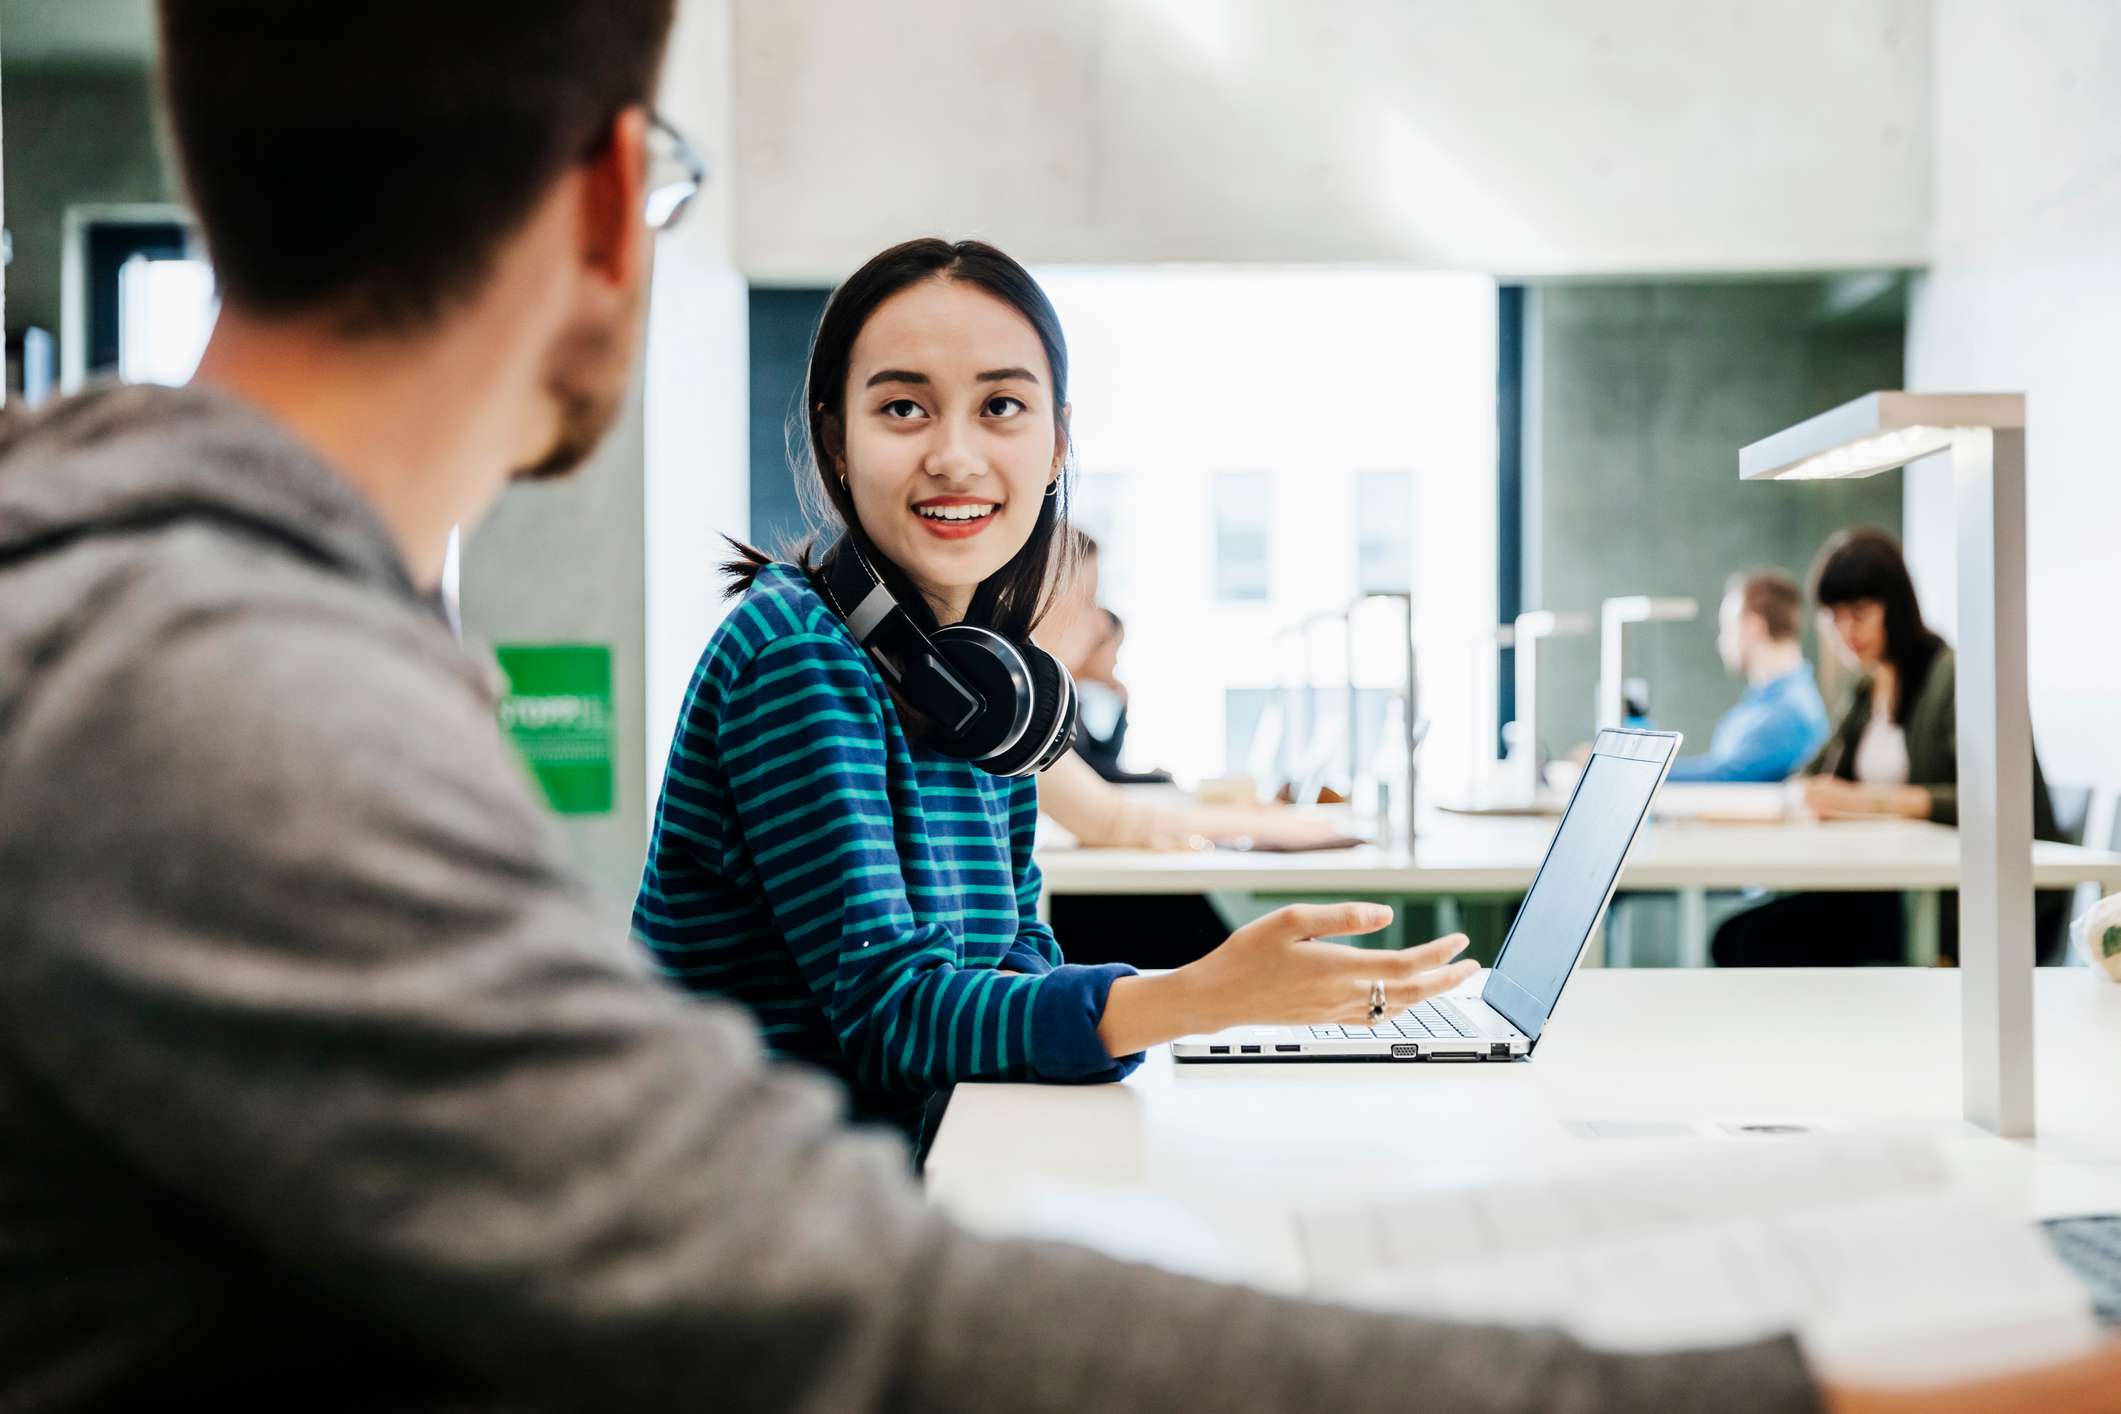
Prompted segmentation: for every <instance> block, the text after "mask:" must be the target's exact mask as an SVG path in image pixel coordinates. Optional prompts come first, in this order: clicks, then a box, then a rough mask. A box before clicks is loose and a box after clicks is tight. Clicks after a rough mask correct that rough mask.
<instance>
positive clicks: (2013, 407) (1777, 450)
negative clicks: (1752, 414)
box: [1738, 393, 2025, 481]
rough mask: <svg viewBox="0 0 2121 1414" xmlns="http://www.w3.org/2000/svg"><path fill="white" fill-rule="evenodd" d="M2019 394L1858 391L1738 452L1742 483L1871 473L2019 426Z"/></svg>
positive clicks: (2021, 414) (2021, 410) (2022, 414)
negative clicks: (1966, 437) (1964, 438)
mask: <svg viewBox="0 0 2121 1414" xmlns="http://www.w3.org/2000/svg"><path fill="white" fill-rule="evenodd" d="M2024 426H2025V396H2024V395H2023V394H2022V393H1866V394H1865V395H1864V396H1862V397H1860V398H1857V399H1856V400H1855V401H1854V402H1848V403H1843V404H1842V405H1841V406H1840V407H1838V408H1834V409H1832V410H1831V411H1829V412H1823V413H1820V414H1819V415H1818V416H1817V417H1813V418H1808V419H1806V420H1805V421H1803V422H1800V423H1798V424H1797V425H1796V426H1795V427H1789V428H1785V429H1784V430H1782V431H1780V432H1777V433H1776V434H1775V435H1774V436H1772V437H1765V438H1762V439H1761V440H1760V441H1758V442H1755V443H1753V444H1752V445H1751V446H1748V447H1746V448H1744V449H1742V450H1741V451H1740V452H1739V453H1738V475H1739V479H1741V480H1744V481H1818V480H1828V479H1840V478H1849V477H1859V476H1876V475H1877V474H1878V473H1879V472H1881V471H1891V470H1892V469H1893V468H1895V467H1900V466H1906V465H1907V464H1908V463H1909V462H1913V461H1919V460H1921V459H1922V458H1923V457H1927V456H1931V455H1933V454H1935V453H1937V452H1941V451H1944V450H1946V449H1947V448H1949V447H1950V446H1951V445H1952V442H1953V440H1954V439H1955V438H1957V437H1959V436H1961V435H1963V434H1967V433H1971V432H1978V431H1984V430H1994V429H1998V428H2023V427H2024Z"/></svg>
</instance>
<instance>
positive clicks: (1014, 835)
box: [1005, 777, 1064, 972]
mask: <svg viewBox="0 0 2121 1414" xmlns="http://www.w3.org/2000/svg"><path fill="white" fill-rule="evenodd" d="M1009 788H1010V790H1011V792H1012V794H1011V795H1010V798H1009V860H1010V863H1011V865H1012V866H1013V868H1014V870H1015V875H1016V918H1017V923H1016V942H1015V943H1014V944H1012V945H1011V946H1010V948H1009V956H1008V957H1007V958H1006V959H1005V963H1006V965H1007V966H1010V967H1013V968H1015V969H1016V970H1017V971H1019V972H1048V971H1051V970H1052V969H1054V968H1056V967H1059V966H1061V965H1062V963H1063V961H1064V959H1063V958H1062V957H1061V950H1060V942H1059V940H1058V939H1056V938H1055V937H1054V936H1053V930H1052V929H1051V928H1050V927H1048V926H1047V925H1046V923H1045V920H1043V919H1041V918H1040V917H1039V916H1038V898H1039V893H1040V891H1041V890H1042V889H1043V888H1044V887H1045V881H1044V880H1043V879H1042V878H1041V877H1040V875H1039V872H1038V862H1037V861H1036V860H1035V859H1033V858H1032V857H1031V847H1032V844H1033V843H1034V842H1035V841H1036V840H1037V838H1038V783H1037V781H1036V779H1035V778H1032V777H1025V778H1024V779H1023V780H1019V781H1012V782H1010V787H1009Z"/></svg>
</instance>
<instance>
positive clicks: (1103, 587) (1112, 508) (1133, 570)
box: [1068, 471, 1141, 604]
mask: <svg viewBox="0 0 2121 1414" xmlns="http://www.w3.org/2000/svg"><path fill="white" fill-rule="evenodd" d="M1133 500H1134V479H1133V478H1132V477H1131V476H1128V475H1127V474H1126V473H1125V472H1112V471H1101V472H1098V473H1096V474H1094V475H1092V474H1088V473H1086V474H1084V475H1082V476H1078V477H1077V478H1076V479H1075V495H1074V498H1073V500H1072V501H1071V502H1070V504H1069V506H1068V516H1069V518H1070V520H1072V521H1073V522H1074V524H1075V525H1076V527H1077V528H1078V529H1080V530H1081V531H1082V532H1083V533H1084V534H1086V535H1088V536H1089V537H1090V538H1091V539H1092V540H1095V541H1096V542H1097V549H1098V563H1097V582H1098V594H1099V597H1100V598H1102V599H1103V600H1104V601H1105V603H1107V604H1113V603H1122V602H1125V601H1126V600H1128V599H1131V598H1132V597H1133V595H1134V590H1135V586H1136V582H1137V579H1138V575H1139V571H1140V569H1141V552H1140V550H1139V548H1138V547H1137V536H1136V535H1135V533H1134V532H1135V525H1134V517H1133V512H1132V506H1133Z"/></svg>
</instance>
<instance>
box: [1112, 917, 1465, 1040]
mask: <svg viewBox="0 0 2121 1414" xmlns="http://www.w3.org/2000/svg"><path fill="white" fill-rule="evenodd" d="M1391 921H1392V910H1391V909H1389V908H1386V907H1385V906H1383V905H1382V904H1374V903H1337V904H1295V905H1292V906H1290V907H1288V908H1281V909H1276V910H1275V911H1274V912H1272V913H1270V914H1268V915H1267V916H1266V917H1264V918H1262V919H1260V920H1258V921H1257V922H1255V923H1251V924H1248V925H1246V926H1245V927H1243V928H1240V929H1238V930H1237V931H1236V932H1235V933H1232V934H1231V935H1230V937H1229V939H1228V940H1227V941H1225V942H1224V943H1223V944H1222V946H1220V947H1218V948H1217V949H1215V951H1213V952H1211V953H1209V954H1208V955H1207V956H1206V957H1204V958H1202V959H1201V960H1200V961H1198V962H1194V963H1190V964H1188V965H1187V966H1185V967H1181V968H1179V969H1178V970H1177V971H1175V972H1166V973H1163V974H1160V975H1156V976H1146V977H1122V978H1121V979H1119V980H1118V981H1117V982H1114V983H1113V984H1112V990H1111V992H1110V993H1109V994H1108V995H1107V998H1106V1001H1105V1014H1104V1018H1103V1020H1102V1021H1101V1022H1100V1023H1099V1025H1098V1035H1099V1037H1100V1038H1101V1039H1102V1040H1103V1041H1104V1042H1105V1048H1106V1050H1107V1051H1108V1052H1109V1053H1110V1054H1112V1055H1115V1056H1120V1055H1131V1054H1132V1053H1134V1052H1135V1051H1139V1050H1143V1049H1146V1048H1147V1047H1149V1046H1154V1045H1160V1044H1162V1043H1163V1042H1165V1041H1170V1040H1173V1039H1175V1038H1177V1037H1180V1036H1191V1035H1195V1034H1198V1033H1201V1032H1206V1031H1221V1030H1223V1029H1224V1028H1226V1027H1231V1026H1276V1025H1288V1026H1302V1025H1322V1024H1325V1023H1328V1022H1359V1021H1367V1020H1368V1019H1369V1015H1370V991H1371V985H1372V984H1373V983H1377V982H1382V983H1383V984H1384V992H1385V1007H1386V1012H1387V1014H1388V1015H1389V1014H1393V1013H1397V1012H1400V1011H1404V1010H1405V1009H1406V1008H1408V1007H1410V1006H1413V1005H1414V1004H1415V1003H1417V1002H1421V1001H1425V1000H1427V999H1428V998H1430V997H1433V996H1437V995H1439V994H1441V993H1444V992H1448V991H1450V990H1451V989H1452V988H1453V987H1456V986H1457V985H1458V984H1459V983H1461V982H1463V981H1465V980H1466V979H1467V978H1468V977H1471V976H1473V975H1474V974H1475V973H1477V972H1478V971H1479V970H1480V967H1479V965H1478V964H1477V963H1473V962H1454V961H1453V959H1454V958H1456V957H1457V956H1458V954H1459V953H1460V952H1462V951H1464V949H1465V946H1466V939H1465V935H1464V934H1461V933H1453V934H1452V935H1451V936H1449V937H1447V938H1438V939H1437V940H1436V941H1435V942H1432V943H1424V944H1422V945H1421V946H1420V947H1416V948H1406V949H1404V950H1399V951H1391V950H1386V949H1382V948H1357V947H1350V946H1348V945H1347V944H1345V943H1333V942H1327V941H1325V939H1328V938H1334V937H1348V936H1353V935H1355V934H1360V933H1374V932H1376V931H1377V930H1378V929H1380V928H1382V927H1384V926H1385V925H1386V924H1388V923H1390V922H1391Z"/></svg>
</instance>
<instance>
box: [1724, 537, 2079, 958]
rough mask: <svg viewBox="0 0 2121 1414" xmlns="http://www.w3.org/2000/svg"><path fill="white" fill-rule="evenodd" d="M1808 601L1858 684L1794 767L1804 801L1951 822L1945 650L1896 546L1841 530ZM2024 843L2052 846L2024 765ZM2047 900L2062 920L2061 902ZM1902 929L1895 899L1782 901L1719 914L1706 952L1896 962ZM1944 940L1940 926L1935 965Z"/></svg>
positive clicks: (1952, 713)
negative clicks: (2028, 798) (1809, 754)
mask: <svg viewBox="0 0 2121 1414" xmlns="http://www.w3.org/2000/svg"><path fill="white" fill-rule="evenodd" d="M1812 601H1813V602H1814V603H1815V604H1817V605H1818V607H1819V610H1820V613H1821V615H1822V616H1823V617H1825V618H1827V619H1828V620H1829V621H1830V622H1831V624H1832V632H1831V633H1825V632H1822V636H1823V637H1825V638H1826V639H1827V640H1828V641H1829V642H1830V643H1831V644H1832V646H1833V647H1834V649H1835V650H1836V651H1838V652H1839V653H1840V654H1841V655H1842V658H1843V659H1844V660H1845V661H1846V662H1847V663H1848V664H1849V665H1850V666H1851V667H1854V668H1857V669H1859V670H1861V672H1862V674H1863V676H1862V678H1861V679H1860V680H1859V681H1858V682H1857V683H1856V686H1855V688H1854V690H1853V691H1852V692H1851V693H1850V694H1849V700H1848V705H1847V706H1846V707H1845V708H1844V709H1843V710H1842V714H1841V719H1840V720H1839V722H1837V723H1836V724H1835V726H1834V729H1833V732H1832V734H1831V735H1830V736H1829V737H1828V738H1827V743H1826V745H1825V746H1824V747H1822V748H1821V749H1820V752H1819V754H1818V756H1817V757H1815V758H1814V759H1813V760H1812V762H1811V764H1810V765H1809V766H1807V767H1806V768H1805V771H1804V777H1805V780H1804V798H1805V803H1806V804H1807V805H1808V806H1810V807H1811V810H1812V813H1813V814H1815V815H1818V816H1819V817H1821V818H1822V819H1863V818H1876V817H1880V816H1885V817H1898V818H1901V819H1909V820H1935V821H1937V822H1938V823H1940V824H1945V825H1956V824H1957V823H1958V822H1959V799H1958V779H1959V732H1958V697H1957V693H1956V690H1955V684H1956V682H1957V670H1956V665H1955V663H1954V659H1953V654H1952V650H1951V648H1950V647H1949V646H1948V645H1947V644H1946V643H1945V641H1944V640H1943V639H1942V638H1940V637H1938V636H1937V634H1936V633H1935V632H1933V631H1932V630H1931V629H1930V627H1929V625H1928V624H1926V623H1924V622H1923V619H1922V605H1921V604H1920V602H1919V601H1918V600H1917V599H1916V597H1915V581H1914V577H1913V576H1912V575H1910V574H1909V573H1908V569H1907V561H1906V560H1905V559H1904V558H1903V557H1902V556H1901V553H1900V544H1899V542H1898V541H1896V540H1895V539H1893V537H1892V536H1890V535H1888V534H1886V533H1885V532H1884V531H1882V530H1845V531H1842V532H1841V533H1840V534H1838V535H1836V536H1834V537H1833V538H1832V539H1830V540H1828V541H1827V543H1826V545H1825V546H1824V547H1823V548H1821V550H1820V552H1819V559H1818V562H1817V563H1816V564H1815V565H1814V566H1813V568H1812ZM2033 834H2034V836H2035V837H2036V838H2039V839H2054V838H2056V832H2055V817H2054V810H2053V807H2052V806H2051V804H2050V802H2049V800H2048V795H2047V783H2046V781H2045V780H2044V779H2042V777H2041V774H2040V763H2039V762H2038V761H2037V760H2035V761H2034V763H2033ZM2059 899H2060V906H2061V907H2063V908H2064V909H2066V908H2067V899H2068V895H2067V894H2063V895H2060V896H2059ZM2056 906H2057V896H2054V895H2051V894H2043V895H2041V896H2040V908H2039V910H2038V912H2039V913H2041V914H2042V915H2043V917H2042V918H2041V921H2040V925H2039V937H2040V938H2041V940H2042V951H2043V954H2045V953H2047V952H2050V951H2053V950H2055V949H2056V948H2057V947H2059V942H2060V937H2059V935H2060V929H2059V927H2058V926H2057V925H2058V924H2059V922H2060V920H2059V919H2057V918H2054V917H2052V916H2051V915H2052V914H2053V912H2054V909H2055V907H2056ZM1903 928H1904V919H1903V917H1902V913H1901V905H1900V895H1898V894H1868V893H1842V894H1796V895H1792V896H1791V897H1789V898H1784V899H1778V900H1776V901H1775V902H1773V903H1769V904H1765V905H1763V906H1761V907H1759V908H1755V909H1750V910H1748V911H1746V912H1744V913H1741V914H1737V915H1735V916H1733V917H1732V918H1731V919H1729V920H1728V921H1727V922H1725V924H1724V925H1723V926H1722V927H1721V928H1719V929H1718V930H1717V932H1716V938H1715V944H1714V949H1713V950H1714V953H1715V957H1716V961H1717V962H1718V963H1719V964H1721V965H1722V966H1725V967H1730V966H1783V967H1809V966H1836V965H1853V964H1858V963H1889V962H1898V961H1900V960H1901V958H1902V957H1903V956H1905V945H1904V942H1903V938H1902V932H1903ZM1957 931H1958V930H1957V928H1956V927H1955V926H1952V920H1950V919H1947V920H1946V928H1945V932H1946V935H1947V936H1946V938H1945V940H1944V947H1945V951H1946V954H1947V955H1951V953H1952V952H1953V951H1954V948H1953V944H1954V942H1955V940H1956V935H1957ZM2051 935H2052V936H2051Z"/></svg>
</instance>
